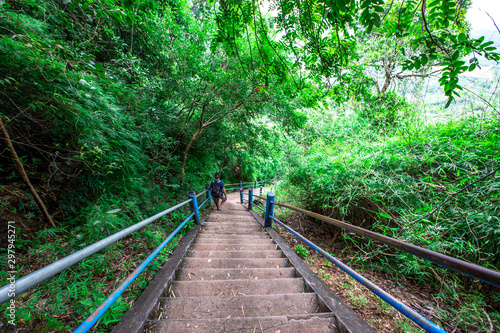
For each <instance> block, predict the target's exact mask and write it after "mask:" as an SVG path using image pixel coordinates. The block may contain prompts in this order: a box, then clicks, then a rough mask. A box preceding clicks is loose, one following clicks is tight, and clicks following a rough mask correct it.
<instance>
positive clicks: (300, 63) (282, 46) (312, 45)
mask: <svg viewBox="0 0 500 333" xmlns="http://www.w3.org/2000/svg"><path fill="white" fill-rule="evenodd" d="M468 5H469V3H468V2H457V1H454V0H443V1H442V0H433V1H421V2H416V1H402V0H398V1H384V0H367V1H354V0H345V1H344V0H342V1H334V2H329V3H323V2H318V1H308V2H301V1H282V2H278V3H274V4H273V5H272V6H270V8H268V9H269V12H268V13H266V9H265V7H264V5H263V4H261V3H259V2H253V1H243V2H232V1H228V2H223V3H221V4H220V5H219V7H218V13H217V23H218V33H217V36H216V38H215V42H216V43H222V44H225V45H226V47H227V48H229V49H232V50H236V45H235V43H234V42H233V40H234V39H235V38H236V37H238V36H240V35H242V34H243V33H244V32H247V33H248V31H253V32H254V34H255V36H256V40H258V41H259V44H260V48H261V49H262V52H261V53H260V54H259V55H258V56H259V58H260V59H261V60H262V62H263V63H265V64H266V67H267V68H273V69H276V71H275V72H274V73H276V74H277V75H281V76H282V77H283V78H286V79H289V78H290V76H292V75H293V74H294V73H296V72H297V71H300V69H302V68H304V69H305V73H304V76H303V77H300V78H299V80H298V81H296V82H295V88H296V89H298V90H301V89H302V86H301V83H302V78H304V81H307V80H314V81H316V82H318V83H319V82H322V81H321V77H324V78H325V81H326V80H328V81H330V80H331V79H332V78H335V79H336V83H337V84H336V86H333V87H332V86H331V85H330V88H331V89H332V90H337V93H338V92H339V91H341V92H342V94H343V95H344V98H345V97H347V96H346V95H349V93H350V90H351V87H349V85H350V82H349V81H351V77H350V76H351V74H352V73H353V72H358V75H361V76H367V75H366V74H364V73H363V72H364V71H357V67H362V68H363V69H367V68H369V67H371V66H374V67H375V68H376V69H377V70H383V71H385V74H386V79H387V80H388V81H386V83H388V82H390V80H391V77H393V78H396V77H397V78H398V79H399V78H400V76H401V74H402V73H401V72H400V73H398V74H396V73H395V72H394V69H395V68H401V67H402V69H403V71H406V73H405V74H404V75H403V77H405V76H408V75H409V76H411V75H421V73H425V72H426V71H428V70H430V69H431V68H432V67H433V66H442V70H441V78H440V85H441V86H442V87H443V90H444V94H445V96H447V97H448V102H447V104H446V107H448V106H449V105H450V103H451V102H452V101H453V100H454V96H460V95H459V93H458V92H457V90H462V87H461V86H460V85H459V84H458V82H459V74H462V73H464V72H466V71H472V70H474V69H475V68H476V66H477V65H478V63H479V62H478V58H477V56H478V55H481V56H484V57H485V58H487V59H489V60H495V61H498V60H500V54H498V53H497V52H496V48H495V47H494V46H492V44H493V42H484V37H481V38H478V39H475V38H472V37H471V36H470V35H469V33H468V29H467V25H466V21H465V13H466V11H467V6H468ZM274 23H276V27H275V28H274ZM366 39H368V40H370V39H371V40H375V41H377V44H378V45H380V44H384V43H385V42H387V41H392V44H393V45H392V46H393V47H392V48H391V50H390V51H389V53H390V56H388V57H384V56H383V55H382V56H381V57H380V58H383V59H382V61H381V62H382V64H370V63H367V62H365V63H364V64H363V65H360V64H359V59H360V58H363V57H364V56H365V55H364V54H363V52H362V48H363V47H361V48H360V47H359V46H360V45H362V44H363V43H361V41H364V40H366ZM216 45H217V44H216ZM268 50H269V51H268ZM281 52H286V53H288V54H290V56H289V58H288V59H286V58H284V57H280V56H279V54H280V53H281ZM465 56H468V57H470V60H469V63H468V64H466V61H465V60H464V59H463V57H465ZM285 59H286V60H285ZM372 77H373V76H372ZM386 87H387V86H385V84H384V89H382V90H383V91H381V92H382V93H384V92H385V88H386Z"/></svg>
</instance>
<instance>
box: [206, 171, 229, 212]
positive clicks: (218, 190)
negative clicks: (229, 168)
mask: <svg viewBox="0 0 500 333" xmlns="http://www.w3.org/2000/svg"><path fill="white" fill-rule="evenodd" d="M209 190H210V193H211V194H212V197H213V198H214V202H215V206H217V210H222V206H224V204H225V203H226V200H227V193H226V189H225V188H224V182H223V181H222V180H220V173H218V172H216V173H215V180H214V181H212V182H211V183H210V187H209ZM219 200H221V201H222V202H221V203H220V205H219Z"/></svg>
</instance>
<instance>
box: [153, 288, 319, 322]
mask: <svg viewBox="0 0 500 333" xmlns="http://www.w3.org/2000/svg"><path fill="white" fill-rule="evenodd" d="M160 309H162V311H161V315H162V316H161V317H160V319H166V318H169V319H188V318H193V319H202V318H228V316H230V318H235V317H261V316H284V315H298V314H307V313H315V312H318V311H319V304H318V301H317V296H316V294H314V293H307V294H305V293H303V294H275V295H274V294H273V295H258V296H220V297H214V296H202V297H167V298H160Z"/></svg>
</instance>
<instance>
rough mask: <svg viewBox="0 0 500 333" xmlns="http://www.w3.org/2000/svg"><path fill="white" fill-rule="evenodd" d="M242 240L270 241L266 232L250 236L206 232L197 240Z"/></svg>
mask: <svg viewBox="0 0 500 333" xmlns="http://www.w3.org/2000/svg"><path fill="white" fill-rule="evenodd" d="M207 238H209V239H213V238H217V239H240V240H251V239H256V238H261V239H270V237H269V234H267V233H265V232H259V233H256V234H250V235H232V234H229V235H228V234H213V233H208V232H204V233H202V234H199V235H198V236H197V237H196V239H198V240H200V239H207Z"/></svg>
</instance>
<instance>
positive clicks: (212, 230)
mask: <svg viewBox="0 0 500 333" xmlns="http://www.w3.org/2000/svg"><path fill="white" fill-rule="evenodd" d="M264 232H265V231H263V230H262V228H260V227H257V226H255V227H254V226H246V227H235V226H210V227H204V228H203V229H201V233H203V234H204V233H208V234H218V233H225V234H242V233H251V234H253V233H255V234H259V233H264Z"/></svg>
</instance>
